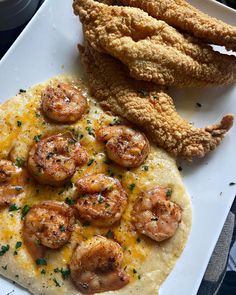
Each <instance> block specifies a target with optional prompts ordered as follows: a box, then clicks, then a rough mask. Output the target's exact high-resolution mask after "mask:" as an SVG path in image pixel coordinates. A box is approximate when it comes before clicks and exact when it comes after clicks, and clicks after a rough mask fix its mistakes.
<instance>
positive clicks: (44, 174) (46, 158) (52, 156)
mask: <svg viewBox="0 0 236 295" xmlns="http://www.w3.org/2000/svg"><path fill="white" fill-rule="evenodd" d="M87 159H88V154H87V152H86V150H85V149H84V148H83V147H82V146H81V145H80V143H79V142H77V141H75V139H74V138H73V137H72V134H71V133H70V132H67V133H63V134H56V135H52V136H49V137H46V138H44V139H42V140H40V141H39V142H38V143H37V144H35V145H34V146H33V148H32V149H31V151H30V153H29V158H28V168H29V171H30V172H31V174H32V175H33V176H34V178H35V179H36V180H37V181H38V182H39V183H42V184H49V185H53V186H60V185H63V184H64V183H65V182H67V181H68V180H69V179H70V178H71V177H72V175H73V174H74V173H75V170H76V167H77V166H79V165H83V164H85V163H86V162H87Z"/></svg>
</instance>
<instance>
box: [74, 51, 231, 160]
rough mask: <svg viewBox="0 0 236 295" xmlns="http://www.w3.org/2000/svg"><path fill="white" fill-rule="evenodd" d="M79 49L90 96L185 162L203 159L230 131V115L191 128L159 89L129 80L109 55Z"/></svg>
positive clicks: (167, 96)
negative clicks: (213, 123)
mask: <svg viewBox="0 0 236 295" xmlns="http://www.w3.org/2000/svg"><path fill="white" fill-rule="evenodd" d="M79 49H80V53H81V59H82V64H83V65H84V67H85V69H86V72H87V76H88V80H89V84H90V87H91V91H92V94H93V95H94V96H95V97H96V98H97V99H98V100H99V101H100V104H101V105H102V106H103V108H105V109H108V110H110V111H112V112H113V113H115V114H117V115H120V116H122V117H124V118H126V119H127V120H129V121H130V122H132V123H133V124H135V125H137V126H138V127H139V128H140V129H142V130H143V131H145V133H146V134H147V135H148V136H149V138H151V139H152V140H153V141H154V142H155V143H156V144H157V145H158V146H160V147H162V148H164V149H165V150H166V151H168V152H170V153H171V154H172V155H174V156H180V157H182V158H185V159H187V160H192V159H193V158H194V157H204V156H205V154H207V153H208V152H210V151H211V150H214V149H215V148H216V146H217V145H219V144H220V142H221V141H222V139H223V137H224V135H225V133H226V132H227V131H228V130H229V129H230V128H231V126H232V124H233V116H232V115H226V116H224V117H223V119H222V120H221V122H220V123H218V124H215V125H212V126H208V127H206V128H195V127H193V126H192V125H191V124H190V123H188V122H187V121H185V120H184V119H183V118H181V117H180V116H179V115H178V113H177V112H176V109H175V106H174V103H173V100H172V98H171V97H170V96H169V95H167V94H166V93H165V91H164V89H163V88H162V87H161V86H157V85H155V84H153V83H148V82H143V81H136V80H134V79H132V78H131V77H130V76H129V75H128V73H127V71H126V69H125V68H124V66H123V65H122V63H120V62H119V61H117V60H115V59H114V58H112V57H110V56H108V55H105V54H100V53H98V52H96V51H94V50H93V49H92V48H89V47H86V49H85V48H84V47H82V46H79Z"/></svg>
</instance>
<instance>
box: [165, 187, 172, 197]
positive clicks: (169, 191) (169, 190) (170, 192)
mask: <svg viewBox="0 0 236 295" xmlns="http://www.w3.org/2000/svg"><path fill="white" fill-rule="evenodd" d="M171 195H172V189H168V190H167V192H166V196H167V197H168V198H170V197H171Z"/></svg>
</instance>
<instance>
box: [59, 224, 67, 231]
mask: <svg viewBox="0 0 236 295" xmlns="http://www.w3.org/2000/svg"><path fill="white" fill-rule="evenodd" d="M60 231H61V232H65V231H66V229H65V226H64V225H63V224H62V225H60Z"/></svg>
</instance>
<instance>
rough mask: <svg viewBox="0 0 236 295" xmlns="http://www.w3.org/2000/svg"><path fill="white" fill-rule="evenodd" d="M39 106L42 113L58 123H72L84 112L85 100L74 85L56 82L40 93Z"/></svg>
mask: <svg viewBox="0 0 236 295" xmlns="http://www.w3.org/2000/svg"><path fill="white" fill-rule="evenodd" d="M41 97H42V103H41V107H42V110H43V112H44V114H45V115H46V116H47V117H48V118H49V119H51V120H53V121H55V122H59V123H74V122H76V121H78V120H79V119H80V118H81V117H82V115H83V114H84V112H85V110H86V107H87V100H86V98H85V96H83V94H82V93H81V90H80V89H78V88H77V87H76V86H73V85H71V84H68V83H58V84H57V86H55V87H52V86H48V87H47V88H46V89H45V90H44V91H42V93H41Z"/></svg>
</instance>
